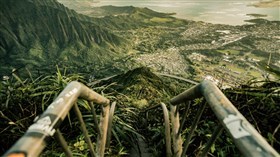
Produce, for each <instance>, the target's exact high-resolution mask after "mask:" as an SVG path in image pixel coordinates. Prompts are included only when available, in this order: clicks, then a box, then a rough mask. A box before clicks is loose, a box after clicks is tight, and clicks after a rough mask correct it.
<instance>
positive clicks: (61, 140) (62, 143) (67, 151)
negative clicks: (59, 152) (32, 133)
mask: <svg viewBox="0 0 280 157" xmlns="http://www.w3.org/2000/svg"><path fill="white" fill-rule="evenodd" d="M54 137H55V139H56V140H57V141H58V142H59V144H60V146H61V147H62V149H63V152H64V153H65V155H66V156H67V157H73V155H72V152H71V150H70V149H69V147H68V145H67V142H66V141H65V139H64V137H63V135H62V133H61V132H60V130H59V129H56V132H55V133H54Z"/></svg>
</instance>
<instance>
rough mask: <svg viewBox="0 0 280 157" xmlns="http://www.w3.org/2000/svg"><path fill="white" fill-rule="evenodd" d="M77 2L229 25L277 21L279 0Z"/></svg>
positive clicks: (102, 0)
mask: <svg viewBox="0 0 280 157" xmlns="http://www.w3.org/2000/svg"><path fill="white" fill-rule="evenodd" d="M59 2H61V3H63V4H65V5H67V3H68V5H67V6H68V7H71V6H69V3H71V4H70V5H75V3H73V1H72V2H69V1H65V0H59ZM75 2H77V3H87V4H86V5H89V4H90V5H91V6H92V7H100V6H106V5H113V6H131V5H132V6H135V7H148V8H150V9H153V10H155V11H159V12H169V13H176V15H174V16H175V17H177V18H182V19H188V20H194V21H204V22H209V23H214V24H229V25H242V24H245V23H246V22H244V21H245V20H249V19H252V18H253V17H251V16H249V15H248V14H260V15H265V16H264V17H263V18H265V19H268V20H277V21H279V20H280V17H279V6H280V1H279V0H270V1H263V0H261V1H256V0H238V1H226V0H218V1H217V0H208V1H205V0H198V1H195V0H189V1H182V0H172V1H167V0H163V1H159V0H142V1H128V0H105V1H104V0H75Z"/></svg>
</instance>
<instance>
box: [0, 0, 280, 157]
mask: <svg viewBox="0 0 280 157" xmlns="http://www.w3.org/2000/svg"><path fill="white" fill-rule="evenodd" d="M61 1H64V0H61ZM80 3H83V4H88V1H87V0H85V1H83V2H79V3H77V6H73V7H75V8H78V10H79V12H80V13H83V14H86V15H88V16H85V15H82V14H78V13H76V12H75V11H74V10H70V9H68V8H66V7H64V6H63V5H62V4H60V3H57V1H56V0H43V1H42V0H32V1H30V0H14V1H10V0H2V1H1V2H0V18H1V21H0V22H1V25H0V74H1V77H3V80H2V81H1V83H0V103H1V106H0V110H1V111H0V134H1V138H2V140H1V143H0V154H3V152H5V151H6V150H7V149H8V148H9V147H10V146H11V145H12V144H13V143H14V142H15V141H16V140H17V139H18V138H19V137H20V136H22V135H23V133H24V132H25V131H26V130H27V128H28V126H29V125H30V124H32V121H33V119H34V118H35V117H36V116H37V115H39V114H40V113H42V112H43V111H44V110H45V109H46V107H47V106H48V105H49V104H50V103H51V102H52V101H53V100H54V98H55V97H56V96H57V95H58V94H59V92H61V91H62V89H63V88H64V87H65V86H66V84H67V83H69V82H70V81H72V80H78V81H80V82H82V83H84V84H87V85H88V86H90V87H91V88H92V89H93V90H94V91H96V92H98V93H101V94H103V95H104V96H106V97H107V98H109V99H110V100H111V101H112V102H113V101H116V102H117V107H116V111H115V117H114V119H113V130H112V141H111V147H110V148H108V149H107V150H106V155H107V156H128V154H129V153H131V146H134V147H138V146H139V145H138V144H139V143H138V141H139V139H142V140H143V141H144V142H145V143H147V145H148V146H149V149H148V151H149V153H150V154H151V156H165V152H164V151H163V150H165V146H164V144H165V141H164V126H163V113H162V109H161V108H160V105H159V104H160V102H165V103H168V101H169V100H170V99H171V98H172V97H173V96H175V95H177V94H179V93H181V92H183V91H185V90H187V89H189V88H190V85H189V84H186V83H185V82H181V81H180V80H174V79H171V78H166V77H164V78H161V77H159V76H158V75H156V73H166V74H173V75H179V76H183V77H186V78H189V79H194V80H196V81H201V80H202V79H204V78H205V77H206V76H209V75H211V77H213V79H215V80H217V81H218V83H219V86H221V87H222V88H225V87H227V88H228V87H231V89H227V90H225V91H224V92H225V93H226V94H227V96H228V97H229V98H230V100H231V101H232V103H233V104H234V105H236V107H238V109H239V110H240V111H241V112H242V113H243V114H244V116H245V117H246V118H247V119H248V120H249V121H250V122H251V123H252V124H253V125H254V126H255V127H256V128H257V130H258V131H259V132H260V133H261V134H262V135H263V136H264V137H265V138H266V139H267V141H268V142H269V143H270V144H271V145H273V146H274V147H275V148H276V149H277V150H278V151H279V148H280V143H279V139H277V138H276V137H280V135H279V134H280V133H279V127H280V126H279V121H280V117H279V115H280V114H279V109H280V108H279V104H280V100H279V90H280V89H279V86H280V84H279V76H280V75H279V73H280V72H279V70H278V69H279V66H280V62H279V59H280V55H279V52H278V51H277V50H279V49H280V47H279V44H275V43H277V42H278V40H279V37H278V36H276V35H277V34H279V24H280V22H279V21H278V22H277V21H267V20H263V19H255V20H250V21H251V22H254V23H255V24H252V25H244V26H228V25H214V24H206V23H204V22H194V21H187V20H181V19H176V18H174V17H172V16H171V15H172V14H168V13H159V12H156V11H153V10H150V9H148V8H136V7H133V6H127V7H115V6H104V7H99V8H94V9H92V8H91V7H88V6H87V7H85V8H83V7H81V6H80ZM269 54H271V56H272V57H271V60H270V65H267V63H268V57H269ZM58 67H59V68H58ZM137 67H140V68H137ZM147 67H149V68H147ZM110 76H111V77H110ZM102 78H105V79H102ZM252 78H255V79H256V80H263V79H266V80H267V81H263V82H258V81H255V82H252ZM248 80H251V82H248ZM242 84H246V86H242ZM202 103H204V101H203V100H200V99H199V100H195V101H193V102H192V103H191V105H190V110H189V111H188V113H187V114H188V117H189V118H188V119H187V122H186V125H185V126H184V128H183V134H182V135H183V140H185V137H186V135H187V134H188V133H189V131H190V125H191V122H192V121H193V120H194V119H193V118H194V116H195V115H194V114H195V111H197V109H198V107H199V106H200V105H202ZM78 104H79V106H80V108H81V110H82V113H83V118H84V120H85V121H86V125H87V127H88V128H89V132H90V136H91V138H92V141H96V136H97V133H96V131H95V128H94V124H93V119H92V116H91V113H90V107H89V104H87V102H84V101H81V100H79V101H78ZM185 109H186V106H181V107H180V109H179V113H180V115H183V113H184V112H185ZM97 112H98V113H100V112H101V111H100V109H99V108H97ZM204 115H205V116H204V117H203V119H202V121H201V122H200V123H199V127H198V129H197V130H196V131H195V135H194V137H193V139H192V140H191V144H190V148H189V151H188V152H187V154H188V156H196V155H197V153H198V152H199V151H200V150H201V149H202V148H203V147H204V145H203V144H204V143H205V142H206V141H207V140H208V139H209V138H210V136H211V134H212V131H213V128H214V127H215V126H216V125H217V121H216V118H215V116H214V115H213V113H212V111H211V110H210V108H206V110H205V113H204ZM98 118H99V117H98ZM61 131H62V133H63V134H64V136H65V138H66V139H68V140H67V141H68V143H69V146H70V148H71V150H72V151H73V153H74V156H87V155H88V154H89V152H88V150H87V147H88V146H87V144H86V143H85V139H84V136H83V135H82V133H81V131H80V129H79V124H78V121H77V119H76V118H75V116H74V115H73V113H72V112H70V113H69V116H68V119H66V120H65V121H64V122H63V123H62V125H61ZM137 149H138V148H137ZM233 154H234V155H235V154H236V156H240V154H239V153H238V150H237V149H236V147H235V146H234V144H233V142H232V140H231V139H230V138H229V137H228V136H227V134H226V133H225V132H224V133H223V134H222V135H221V137H220V138H219V139H218V140H217V142H216V143H215V145H213V146H212V147H211V151H210V152H209V156H218V157H224V156H229V155H233ZM42 156H64V154H63V153H62V149H61V148H60V146H59V145H58V144H57V143H56V142H55V141H51V142H50V143H49V147H48V148H47V149H46V150H45V151H44V153H43V154H42Z"/></svg>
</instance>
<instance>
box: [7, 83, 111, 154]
mask: <svg viewBox="0 0 280 157" xmlns="http://www.w3.org/2000/svg"><path fill="white" fill-rule="evenodd" d="M78 97H81V98H83V99H86V100H88V101H93V102H95V103H98V104H101V105H102V106H105V107H107V106H110V105H109V103H110V101H109V100H108V99H106V98H105V97H103V96H101V95H99V94H98V93H96V92H94V91H92V90H91V89H89V88H88V87H86V86H85V85H83V84H81V83H79V82H76V81H73V82H71V83H69V84H68V85H67V87H66V88H65V89H64V90H63V91H62V92H61V93H60V94H59V96H58V97H57V98H56V99H55V100H54V102H53V103H51V104H50V105H49V107H48V108H47V110H46V111H45V112H44V113H43V114H42V115H41V116H40V117H37V118H36V119H35V123H34V124H32V125H31V126H30V127H29V128H28V130H27V131H26V133H25V134H24V135H23V137H21V138H20V139H19V140H18V141H17V142H16V143H15V144H14V145H13V146H12V147H11V148H10V149H9V150H8V151H7V152H6V153H5V154H4V156H8V155H9V154H12V153H13V152H19V153H24V154H25V155H26V157H35V156H39V154H40V153H41V152H42V150H43V149H44V148H45V147H46V140H47V139H48V138H50V137H51V136H53V135H54V133H55V131H56V129H57V128H59V126H60V123H61V122H62V121H63V120H64V119H65V117H66V115H67V114H68V113H69V111H70V109H71V108H72V106H73V104H74V103H75V102H76V100H77V99H78Z"/></svg>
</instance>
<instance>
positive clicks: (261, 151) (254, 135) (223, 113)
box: [171, 80, 279, 157]
mask: <svg viewBox="0 0 280 157" xmlns="http://www.w3.org/2000/svg"><path fill="white" fill-rule="evenodd" d="M201 96H204V97H205V99H206V101H207V102H208V103H209V105H210V107H211V109H212V110H213V112H214V113H215V115H216V116H217V118H218V119H219V121H220V123H221V124H222V125H223V127H224V128H225V130H226V131H227V132H228V133H229V134H230V135H231V137H232V138H233V140H234V142H235V144H236V146H237V147H238V149H239V150H240V151H241V153H242V154H243V155H244V156H246V157H252V156H258V157H279V154H278V153H277V152H276V151H275V150H274V149H273V148H272V147H271V146H270V145H269V144H268V143H267V141H266V140H265V139H264V138H263V137H262V136H261V135H260V134H259V133H258V132H257V130H256V129H255V128H254V127H253V126H252V125H251V124H250V123H249V122H248V121H247V120H246V118H245V117H244V116H243V115H242V114H241V113H240V112H239V111H238V110H237V109H236V108H235V107H234V106H233V105H232V103H231V102H230V101H229V100H228V99H227V98H226V96H225V95H224V94H223V93H222V92H221V91H220V90H219V89H218V87H216V86H215V85H214V83H212V82H211V81H208V80H204V81H203V82H201V83H200V84H199V85H196V86H194V87H193V88H191V89H189V90H187V91H185V92H183V93H182V94H179V95H178V96H176V97H175V98H173V99H172V100H171V104H172V105H177V104H180V103H182V102H185V101H187V100H193V99H195V98H199V97H201Z"/></svg>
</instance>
